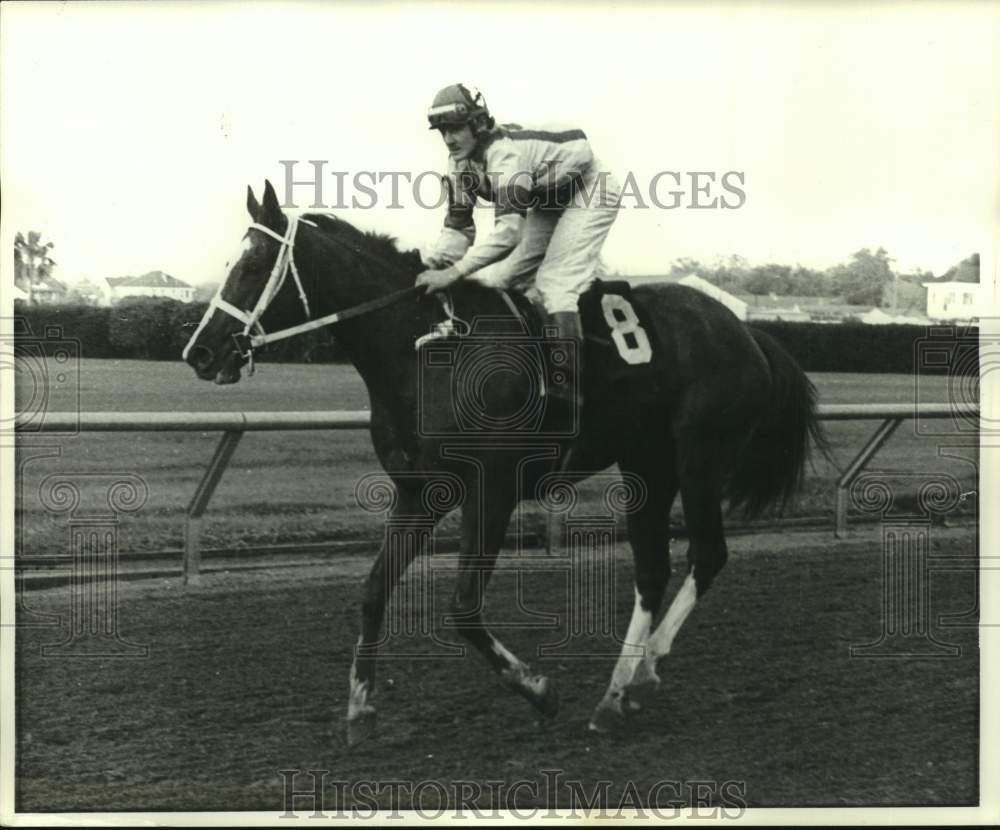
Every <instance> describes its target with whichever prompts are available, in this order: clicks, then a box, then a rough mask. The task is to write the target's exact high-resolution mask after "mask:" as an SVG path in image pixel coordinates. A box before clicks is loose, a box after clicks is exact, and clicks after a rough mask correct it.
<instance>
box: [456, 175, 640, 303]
mask: <svg viewBox="0 0 1000 830" xmlns="http://www.w3.org/2000/svg"><path fill="white" fill-rule="evenodd" d="M620 194H621V187H620V185H619V184H618V180H617V179H616V178H615V177H614V175H613V174H612V173H610V172H609V171H607V170H605V169H604V167H603V166H602V165H601V164H600V162H598V161H596V160H595V162H594V163H593V164H592V165H591V167H590V169H589V170H588V171H587V172H586V173H584V175H583V178H582V180H581V182H580V184H579V185H578V186H577V188H576V191H575V192H574V194H573V197H572V198H571V199H570V200H569V201H568V203H567V205H566V207H565V208H563V209H562V210H558V209H549V210H544V209H540V208H532V209H530V210H529V211H528V214H527V216H525V220H524V225H523V230H522V232H521V241H520V242H519V243H518V245H517V247H516V248H514V250H513V251H511V252H510V254H508V255H507V256H506V257H505V258H504V259H502V260H500V261H499V262H494V263H492V264H491V265H487V266H486V267H485V268H480V269H479V270H478V271H475V272H473V273H471V274H469V276H468V277H467V279H470V280H476V281H477V282H481V283H483V284H485V285H489V286H492V287H494V288H511V289H515V290H518V291H522V292H524V293H525V294H528V295H529V296H531V295H537V297H536V298H537V299H540V300H541V302H542V304H543V305H544V306H545V310H546V311H548V312H549V314H555V313H556V312H560V311H577V310H578V307H577V303H578V302H579V299H580V295H581V294H582V293H583V292H585V291H586V290H587V289H588V288H589V287H590V285H591V283H593V281H594V271H595V269H596V268H597V265H598V263H599V262H600V254H601V248H602V247H603V246H604V240H605V239H606V238H607V236H608V231H609V230H611V225H612V224H613V223H614V221H615V218H616V217H617V216H618V204H619V197H620ZM532 278H534V280H533V284H532Z"/></svg>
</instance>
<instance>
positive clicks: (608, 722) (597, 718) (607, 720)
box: [588, 696, 625, 732]
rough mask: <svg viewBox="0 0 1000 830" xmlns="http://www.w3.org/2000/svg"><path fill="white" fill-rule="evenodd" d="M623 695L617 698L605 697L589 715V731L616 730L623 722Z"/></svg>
mask: <svg viewBox="0 0 1000 830" xmlns="http://www.w3.org/2000/svg"><path fill="white" fill-rule="evenodd" d="M623 699H624V696H622V697H618V698H612V697H605V698H604V700H602V701H601V702H600V703H598V704H597V708H596V709H595V710H594V714H593V715H591V717H590V724H589V725H588V726H589V729H590V731H591V732H616V731H617V730H619V729H621V727H622V725H623V724H624V723H625V712H624V711H623V710H622V701H623Z"/></svg>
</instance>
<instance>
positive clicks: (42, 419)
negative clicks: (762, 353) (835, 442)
mask: <svg viewBox="0 0 1000 830" xmlns="http://www.w3.org/2000/svg"><path fill="white" fill-rule="evenodd" d="M978 413H979V408H978V406H975V405H969V404H963V405H961V406H960V405H957V404H948V403H923V404H821V405H820V406H819V407H818V415H819V418H820V419H821V420H824V421H858V420H874V421H879V422H880V424H879V426H878V428H877V429H876V430H875V432H874V433H873V434H872V436H871V437H870V438H869V439H868V441H867V442H866V443H865V445H864V446H863V447H862V448H861V450H860V452H858V454H857V455H856V456H855V458H854V460H853V461H851V463H850V464H849V465H848V466H847V467H846V468H845V469H844V471H843V473H841V475H840V477H839V478H838V479H837V490H836V506H835V525H834V532H835V535H836V536H837V537H838V538H839V537H842V536H843V535H844V533H845V532H846V530H847V501H848V498H847V495H848V490H849V488H850V486H851V484H852V482H853V481H854V480H855V479H856V478H857V476H858V475H859V474H860V473H861V471H862V470H864V469H865V467H866V466H867V465H868V463H869V462H870V461H871V460H872V458H873V457H874V456H875V455H876V453H878V451H879V449H881V447H882V446H883V445H884V444H885V442H886V441H888V440H889V438H890V437H891V435H892V434H893V432H895V431H896V429H897V427H899V425H900V424H901V423H902V422H903V421H905V420H907V419H911V418H964V419H969V418H974V417H976V416H977V415H978ZM370 422H371V415H370V413H369V412H367V411H354V412H351V411H337V412H46V413H42V414H39V413H33V414H32V416H31V417H27V416H25V417H19V418H18V420H17V423H16V427H15V428H16V430H17V431H18V432H20V433H22V434H34V433H64V434H76V433H78V432H221V433H222V438H221V440H220V441H219V444H218V446H217V447H216V450H215V454H214V455H213V456H212V460H211V461H210V462H209V464H208V468H207V469H206V470H205V474H204V475H203V476H202V479H201V481H200V482H199V483H198V487H197V488H196V489H195V492H194V494H193V495H192V497H191V501H190V502H189V504H188V507H187V511H186V515H185V526H184V563H183V573H184V581H185V582H186V583H187V582H190V583H194V582H197V580H198V575H199V572H200V567H201V520H202V517H203V516H204V514H205V510H206V509H207V508H208V504H209V502H210V501H211V499H212V495H213V493H214V492H215V488H216V487H217V486H218V484H219V481H220V480H221V479H222V475H223V473H225V471H226V467H227V466H228V465H229V461H230V459H231V458H232V456H233V453H234V452H235V451H236V447H237V446H238V445H239V443H240V439H242V437H243V435H244V433H246V432H257V431H270V432H276V431H290V430H355V429H367V428H368V426H369V424H370Z"/></svg>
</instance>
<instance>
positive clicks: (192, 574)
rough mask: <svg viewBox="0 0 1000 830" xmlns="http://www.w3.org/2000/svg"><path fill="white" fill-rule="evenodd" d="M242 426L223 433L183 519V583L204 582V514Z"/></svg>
mask: <svg viewBox="0 0 1000 830" xmlns="http://www.w3.org/2000/svg"><path fill="white" fill-rule="evenodd" d="M241 438H243V430H235V429H230V430H226V431H225V432H224V433H222V440H220V441H219V444H218V446H217V447H216V448H215V455H213V456H212V460H211V462H209V465H208V469H207V470H205V475H203V476H202V478H201V481H200V482H199V483H198V489H197V490H195V491H194V495H193V496H192V497H191V502H190V504H188V508H187V515H186V517H185V519H184V568H183V570H184V584H185V585H198V584H199V583H200V582H201V517H202V516H203V515H204V514H205V509H206V508H207V507H208V503H209V501H211V499H212V494H213V493H214V492H215V488H216V487H217V486H218V484H219V481H220V480H221V479H222V474H223V473H224V472H225V471H226V467H228V466H229V459H230V458H232V457H233V453H234V452H236V448H237V447H238V446H239V443H240V439H241Z"/></svg>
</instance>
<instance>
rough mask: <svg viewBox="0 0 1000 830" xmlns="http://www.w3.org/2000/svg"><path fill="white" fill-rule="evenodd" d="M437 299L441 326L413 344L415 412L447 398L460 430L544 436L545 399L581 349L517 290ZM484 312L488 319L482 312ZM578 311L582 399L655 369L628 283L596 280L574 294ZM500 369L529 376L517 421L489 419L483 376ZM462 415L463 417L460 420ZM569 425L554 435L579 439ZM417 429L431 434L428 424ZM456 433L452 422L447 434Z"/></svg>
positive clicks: (645, 322)
mask: <svg viewBox="0 0 1000 830" xmlns="http://www.w3.org/2000/svg"><path fill="white" fill-rule="evenodd" d="M486 295H489V296H486ZM437 296H438V298H439V300H440V301H441V306H442V314H441V319H440V320H439V322H438V323H437V324H436V326H435V328H434V330H433V331H431V332H429V333H428V334H425V335H424V336H422V337H420V338H418V339H417V341H416V344H415V346H416V349H417V351H418V352H419V353H420V355H421V357H420V363H421V379H422V384H421V394H420V397H421V398H422V399H423V400H422V406H421V411H422V412H433V411H435V409H434V407H433V406H430V404H431V403H432V400H431V398H432V397H433V398H436V399H437V400H440V399H441V397H442V396H448V397H449V398H450V399H451V400H452V401H453V402H454V403H455V412H456V419H457V420H458V422H459V423H460V424H464V426H463V429H462V431H463V433H467V432H468V431H469V430H471V431H472V432H490V431H491V429H496V430H497V431H502V432H505V433H512V432H513V433H515V434H517V433H520V434H524V433H525V432H528V433H532V434H539V432H542V433H545V434H548V432H549V429H550V427H551V425H552V423H553V419H551V418H547V417H546V416H545V409H546V407H545V406H544V401H545V399H546V397H547V396H548V392H549V390H551V389H552V388H553V386H554V385H555V384H558V383H561V382H563V381H562V378H564V377H565V375H563V373H562V371H561V367H562V366H564V365H565V362H566V360H568V359H574V357H573V355H572V352H573V351H575V350H576V349H577V348H579V346H578V344H576V343H572V342H566V343H564V342H562V341H561V340H560V339H559V337H558V330H557V329H556V328H555V327H554V326H552V325H551V323H549V321H548V315H547V314H546V312H545V310H544V309H543V308H542V307H541V306H540V305H538V304H536V303H533V302H532V301H531V300H530V299H529V298H528V297H526V296H525V295H524V294H522V293H520V292H512V291H503V290H498V289H494V288H486V287H484V286H480V285H478V284H475V283H466V284H464V285H463V286H462V289H461V290H455V291H450V292H447V293H445V294H439V295H437ZM497 298H499V300H500V302H497ZM484 308H489V309H490V313H489V314H484V313H483V309H484ZM579 310H580V319H581V323H582V326H583V333H584V345H583V355H582V362H583V373H582V378H581V380H580V382H582V383H583V396H584V399H585V400H594V398H595V397H596V394H595V393H596V391H597V390H598V389H599V388H602V387H607V386H609V385H612V384H618V383H619V382H622V381H636V380H640V379H644V378H646V377H647V376H649V375H651V374H652V373H654V372H655V371H656V369H657V364H658V363H659V361H658V360H657V359H656V358H657V356H658V354H659V349H658V344H657V342H656V339H655V330H654V328H653V326H652V325H651V324H650V319H649V316H648V315H647V313H646V312H645V310H644V309H643V308H642V306H641V305H640V304H638V303H635V302H634V301H633V298H632V287H631V286H630V285H629V284H628V283H627V282H624V281H603V280H595V281H594V284H593V286H592V287H591V288H590V289H589V290H587V291H586V292H585V293H584V294H583V295H582V296H581V297H580V302H579ZM497 370H499V371H501V372H508V373H515V374H518V373H520V374H523V375H525V376H530V377H529V378H528V384H527V386H528V387H530V398H531V399H530V400H529V399H527V396H528V395H529V392H528V391H526V392H525V396H526V398H525V400H523V401H521V402H520V403H519V404H518V406H516V407H515V409H516V410H517V412H516V416H517V417H514V414H513V413H506V414H503V413H500V412H499V411H494V412H493V413H492V414H488V413H489V412H490V411H491V408H490V405H489V402H488V401H487V402H484V400H485V399H484V398H483V397H482V396H483V395H485V394H487V390H488V387H489V382H488V380H487V379H488V377H489V376H490V375H491V373H492V372H493V371H497ZM445 376H447V379H446V377H445ZM471 387H477V388H478V391H476V390H475V389H472V388H471ZM602 396H606V392H604V393H603V395H602ZM505 403H508V404H509V401H507V402H505ZM535 403H537V404H538V405H537V406H535ZM498 406H499V404H498ZM438 409H439V408H438ZM480 410H481V411H480ZM477 411H479V414H478V415H477V414H476V412H477ZM505 412H506V410H505ZM483 413H487V414H483ZM508 415H509V416H510V417H507V416H508ZM465 416H469V417H468V418H465V420H464V421H463V418H464V417H465ZM522 416H523V417H522ZM571 421H572V422H567V421H566V419H565V418H562V419H555V422H557V428H558V430H559V432H560V434H562V432H563V431H572V434H576V431H577V430H578V426H579V425H578V423H576V419H575V418H574V419H571ZM515 422H516V423H515ZM512 424H513V425H514V427H513V428H512ZM470 425H471V426H470ZM473 427H474V428H473ZM421 428H422V429H423V430H424V432H425V433H428V434H435V433H436V431H435V429H434V428H433V427H432V425H430V424H429V423H423V424H422V425H421ZM452 428H453V425H450V424H449V425H448V429H452Z"/></svg>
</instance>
